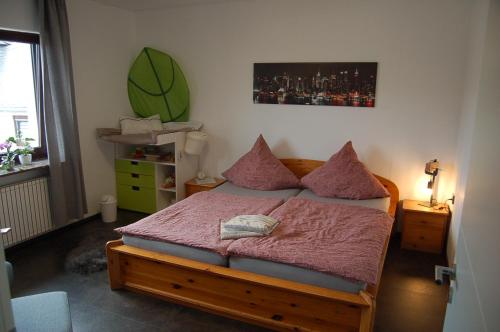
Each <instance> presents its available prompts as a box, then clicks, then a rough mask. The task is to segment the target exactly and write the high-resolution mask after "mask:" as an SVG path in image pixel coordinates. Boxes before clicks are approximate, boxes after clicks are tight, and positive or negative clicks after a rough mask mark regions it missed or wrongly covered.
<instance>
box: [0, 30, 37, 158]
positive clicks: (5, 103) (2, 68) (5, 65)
mask: <svg viewBox="0 0 500 332" xmlns="http://www.w3.org/2000/svg"><path fill="white" fill-rule="evenodd" d="M40 96H41V68H40V48H39V36H38V35H37V34H31V33H22V32H15V31H7V30H0V141H3V140H5V139H7V138H8V137H10V136H14V137H19V136H21V137H23V138H32V139H33V140H34V141H33V142H32V143H31V145H32V146H33V147H35V152H34V154H35V157H43V156H44V155H46V153H45V135H44V126H43V116H42V107H41V102H40V101H41V100H40Z"/></svg>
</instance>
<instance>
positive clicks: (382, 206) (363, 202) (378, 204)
mask: <svg viewBox="0 0 500 332" xmlns="http://www.w3.org/2000/svg"><path fill="white" fill-rule="evenodd" d="M297 197H300V198H307V199H310V200H313V201H318V202H326V203H338V204H347V205H359V206H364V207H369V208H373V209H378V210H382V211H386V212H387V209H389V205H390V203H391V198H390V197H383V198H372V199H359V200H358V199H344V198H329V197H321V196H317V195H316V194H315V193H313V192H312V191H311V190H309V189H304V190H302V191H301V192H300V193H299V194H298V195H297Z"/></svg>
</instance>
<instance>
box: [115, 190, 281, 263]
mask: <svg viewBox="0 0 500 332" xmlns="http://www.w3.org/2000/svg"><path fill="white" fill-rule="evenodd" d="M282 203H283V200H281V199H277V198H258V197H244V196H235V195H230V194H225V193H219V192H213V191H206V192H200V193H196V194H194V195H192V196H190V197H188V198H186V199H184V200H182V201H180V202H178V203H176V204H174V205H172V206H169V207H168V208H166V209H164V210H161V211H159V212H157V213H155V214H152V215H150V216H148V217H146V218H144V219H142V220H139V221H138V222H136V223H133V224H131V225H128V226H125V227H120V228H117V229H115V230H116V231H117V232H118V233H120V234H122V235H130V236H137V237H141V238H145V239H148V240H156V241H165V242H173V243H177V244H183V245H188V246H192V247H197V248H203V249H209V250H212V251H215V252H217V253H219V254H221V255H226V254H227V247H228V246H229V244H230V243H231V242H232V241H234V240H221V239H220V221H221V220H228V219H230V218H232V217H235V216H237V215H241V214H269V213H270V212H271V211H272V210H274V209H275V208H276V207H278V206H279V205H280V204H282Z"/></svg>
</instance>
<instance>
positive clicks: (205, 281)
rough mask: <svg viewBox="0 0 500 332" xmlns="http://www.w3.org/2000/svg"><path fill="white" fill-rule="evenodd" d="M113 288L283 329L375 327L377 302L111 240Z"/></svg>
mask: <svg viewBox="0 0 500 332" xmlns="http://www.w3.org/2000/svg"><path fill="white" fill-rule="evenodd" d="M106 252H107V256H108V272H109V281H110V287H111V288H112V289H119V288H124V289H128V290H132V291H136V292H141V293H146V294H150V295H153V296H156V297H159V298H162V299H165V300H168V301H171V302H176V303H179V304H183V305H187V306H191V307H194V308H197V309H201V310H205V311H208V312H212V313H215V314H218V315H223V316H227V317H230V318H234V319H238V320H242V321H246V322H249V323H252V324H256V325H261V326H265V327H268V328H271V329H274V330H280V331H363V332H367V331H371V330H372V326H373V319H374V307H375V301H374V299H373V298H372V296H370V295H369V294H368V293H367V292H360V293H359V294H351V293H346V292H341V291H335V290H330V289H325V288H320V287H316V286H311V285H306V284H301V283H297V282H292V281H287V280H282V279H277V278H271V277H267V276H263V275H259V274H254V273H249V272H243V271H238V270H233V269H230V268H226V267H221V266H215V265H211V264H206V263H200V262H197V261H192V260H188V259H183V258H178V257H174V256H170V255H166V254H161V253H156V252H152V251H148V250H143V249H139V248H135V247H130V246H127V245H124V244H123V242H122V241H121V240H116V241H111V242H108V244H107V245H106Z"/></svg>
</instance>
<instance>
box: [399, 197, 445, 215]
mask: <svg viewBox="0 0 500 332" xmlns="http://www.w3.org/2000/svg"><path fill="white" fill-rule="evenodd" d="M421 203H424V202H422V201H415V200H411V199H405V200H403V210H405V211H415V212H424V213H432V214H439V215H448V214H449V209H448V207H447V206H446V207H445V208H442V209H438V208H435V207H430V208H429V207H426V206H422V205H420V204H421ZM436 207H437V206H436Z"/></svg>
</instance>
